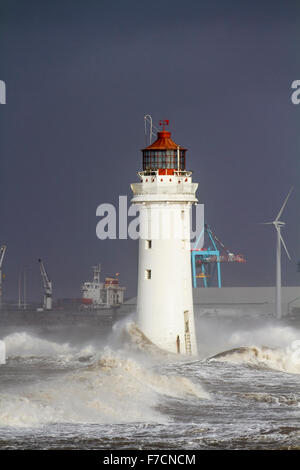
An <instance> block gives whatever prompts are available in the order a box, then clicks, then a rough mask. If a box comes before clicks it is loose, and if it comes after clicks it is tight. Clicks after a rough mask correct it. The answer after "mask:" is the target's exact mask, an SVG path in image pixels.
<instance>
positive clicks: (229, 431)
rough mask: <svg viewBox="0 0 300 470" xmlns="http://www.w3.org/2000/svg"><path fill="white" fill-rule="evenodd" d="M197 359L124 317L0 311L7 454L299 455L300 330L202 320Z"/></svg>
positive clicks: (1, 412)
mask: <svg viewBox="0 0 300 470" xmlns="http://www.w3.org/2000/svg"><path fill="white" fill-rule="evenodd" d="M195 321H196V332H197V342H198V350H199V351H198V356H196V357H194V356H187V357H183V356H179V355H175V354H168V353H165V352H164V351H161V350H160V349H158V348H156V347H155V346H154V345H152V344H151V343H150V342H148V341H145V338H143V335H141V334H140V332H139V330H138V328H137V327H136V323H135V315H134V312H132V313H131V314H128V315H127V316H123V317H122V318H108V317H107V316H105V315H101V314H99V315H89V314H88V313H81V314H77V315H70V314H69V313H66V312H47V313H45V312H43V314H42V313H39V312H26V315H25V313H24V315H23V316H22V312H21V313H20V312H19V313H18V314H14V313H12V312H7V313H5V312H1V318H0V339H1V340H2V341H3V342H4V344H5V348H6V363H5V364H2V365H0V449H1V450H4V449H6V450H14V449H22V450H25V449H30V450H38V449H42V450H50V449H59V450H61V449H76V450H97V449H99V450H100V449H101V450H108V449H110V450H112V449H115V450H125V449H127V450H128V449H136V450H150V449H157V450H164V449H169V450H182V449H185V450H211V449H219V450H221V449H226V450H230V449H232V450H242V449H243V450H254V449H256V450H257V449H261V450H267V449H268V450H275V449H276V450H280V449H285V450H288V449H290V450H292V449H300V327H299V325H298V326H297V323H295V324H293V322H291V321H287V320H281V321H279V320H276V319H275V318H273V317H272V316H270V317H268V318H266V317H264V316H263V315H262V314H261V312H259V311H256V312H252V313H251V315H245V314H244V312H242V311H240V312H235V313H232V314H231V315H228V314H226V311H225V310H224V314H222V309H221V310H220V309H219V314H218V315H210V316H201V314H200V313H199V312H198V313H197V312H195Z"/></svg>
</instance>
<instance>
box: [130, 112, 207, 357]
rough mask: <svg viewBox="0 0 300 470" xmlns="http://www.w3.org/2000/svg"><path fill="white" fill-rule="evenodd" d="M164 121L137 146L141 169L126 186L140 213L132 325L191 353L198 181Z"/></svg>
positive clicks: (162, 344) (169, 348)
mask: <svg viewBox="0 0 300 470" xmlns="http://www.w3.org/2000/svg"><path fill="white" fill-rule="evenodd" d="M168 124H169V121H167V120H165V121H161V122H160V125H162V130H161V132H158V133H157V140H156V141H155V142H154V143H152V144H151V145H149V146H148V147H146V148H144V149H142V154H143V171H140V172H138V176H139V182H138V183H133V184H132V185H131V189H132V192H133V198H132V203H133V204H137V205H138V208H139V217H140V228H139V231H140V237H139V265H138V294H137V326H138V327H139V329H140V330H141V331H142V332H143V333H144V335H145V336H146V337H147V338H148V339H150V340H151V341H152V342H153V343H154V344H155V345H157V346H158V347H160V348H162V349H164V350H166V351H169V352H172V353H178V354H185V355H196V354H197V342H196V335H195V324H194V311H193V296H192V279H191V255H190V212H191V211H190V209H191V205H192V204H195V203H197V198H196V195H195V193H196V190H197V187H198V184H197V183H193V182H192V172H191V171H188V170H187V169H186V152H187V149H186V148H183V147H181V146H179V145H177V144H176V143H175V142H174V141H173V140H172V139H171V132H169V131H167V130H166V129H165V128H166V126H167V125H168Z"/></svg>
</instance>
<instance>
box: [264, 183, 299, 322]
mask: <svg viewBox="0 0 300 470" xmlns="http://www.w3.org/2000/svg"><path fill="white" fill-rule="evenodd" d="M293 189H294V187H293V186H292V187H291V189H290V190H289V193H288V195H287V197H286V198H285V200H284V202H283V204H282V207H281V209H280V211H279V212H278V214H277V217H276V219H275V220H273V222H264V224H263V225H274V227H275V229H276V231H277V248H276V316H277V318H278V319H281V318H282V305H281V244H282V245H283V247H284V249H285V251H286V254H287V256H288V258H289V259H291V257H290V254H289V252H288V249H287V247H286V244H285V243H284V240H283V238H282V235H281V229H282V227H284V226H285V222H282V221H281V220H279V219H280V217H281V214H282V212H283V209H284V208H285V206H286V203H287V202H288V199H289V197H290V195H291V192H292V191H293Z"/></svg>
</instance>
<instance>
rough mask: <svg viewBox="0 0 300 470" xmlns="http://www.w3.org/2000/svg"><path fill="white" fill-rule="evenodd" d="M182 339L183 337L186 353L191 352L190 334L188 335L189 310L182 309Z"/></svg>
mask: <svg viewBox="0 0 300 470" xmlns="http://www.w3.org/2000/svg"><path fill="white" fill-rule="evenodd" d="M184 339H185V351H186V353H187V354H192V345H191V335H190V322H189V311H188V310H185V311H184Z"/></svg>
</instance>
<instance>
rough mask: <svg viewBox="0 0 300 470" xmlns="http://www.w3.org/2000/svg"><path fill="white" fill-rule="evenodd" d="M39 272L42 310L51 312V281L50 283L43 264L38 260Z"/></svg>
mask: <svg viewBox="0 0 300 470" xmlns="http://www.w3.org/2000/svg"><path fill="white" fill-rule="evenodd" d="M39 264H40V270H41V275H42V280H43V286H44V305H43V307H44V310H52V281H50V279H49V277H48V274H47V271H46V269H45V266H44V263H43V261H42V260H41V259H39Z"/></svg>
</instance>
